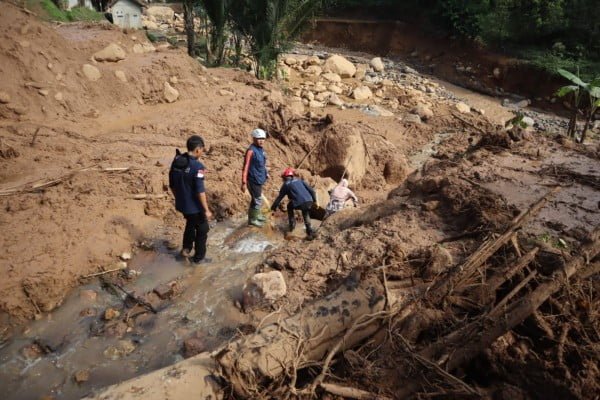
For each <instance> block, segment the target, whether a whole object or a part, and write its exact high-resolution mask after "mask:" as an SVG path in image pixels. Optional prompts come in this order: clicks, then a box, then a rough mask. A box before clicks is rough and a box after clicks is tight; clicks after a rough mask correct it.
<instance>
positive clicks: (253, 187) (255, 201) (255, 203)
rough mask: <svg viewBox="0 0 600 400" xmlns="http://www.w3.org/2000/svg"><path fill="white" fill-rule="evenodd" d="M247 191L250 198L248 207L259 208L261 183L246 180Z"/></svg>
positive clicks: (260, 205)
mask: <svg viewBox="0 0 600 400" xmlns="http://www.w3.org/2000/svg"><path fill="white" fill-rule="evenodd" d="M248 192H250V196H251V197H252V200H250V208H252V209H255V210H260V208H261V207H262V185H258V184H256V183H252V182H248Z"/></svg>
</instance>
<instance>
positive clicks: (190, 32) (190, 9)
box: [183, 0, 196, 57]
mask: <svg viewBox="0 0 600 400" xmlns="http://www.w3.org/2000/svg"><path fill="white" fill-rule="evenodd" d="M183 19H184V22H185V34H186V36H187V48H188V54H189V55H190V57H195V53H196V52H195V50H194V44H195V41H196V38H195V32H194V2H193V1H191V0H185V1H184V2H183Z"/></svg>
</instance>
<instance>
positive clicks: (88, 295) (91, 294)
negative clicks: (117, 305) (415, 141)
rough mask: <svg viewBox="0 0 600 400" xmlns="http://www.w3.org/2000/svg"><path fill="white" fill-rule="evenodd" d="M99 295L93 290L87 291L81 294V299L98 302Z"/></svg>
mask: <svg viewBox="0 0 600 400" xmlns="http://www.w3.org/2000/svg"><path fill="white" fill-rule="evenodd" d="M97 297H98V293H96V292H95V291H93V290H89V289H85V290H82V291H80V292H79V298H80V299H82V300H85V301H88V302H93V301H96V298H97Z"/></svg>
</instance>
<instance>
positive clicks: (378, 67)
mask: <svg viewBox="0 0 600 400" xmlns="http://www.w3.org/2000/svg"><path fill="white" fill-rule="evenodd" d="M369 64H370V65H371V67H373V69H374V70H375V71H376V72H383V70H384V69H385V65H384V64H383V60H382V59H381V57H375V58H374V59H372V60H371V62H370V63H369Z"/></svg>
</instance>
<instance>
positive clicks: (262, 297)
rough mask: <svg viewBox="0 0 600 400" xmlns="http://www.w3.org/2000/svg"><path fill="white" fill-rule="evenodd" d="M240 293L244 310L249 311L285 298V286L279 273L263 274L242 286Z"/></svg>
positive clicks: (253, 277) (255, 276) (257, 275)
mask: <svg viewBox="0 0 600 400" xmlns="http://www.w3.org/2000/svg"><path fill="white" fill-rule="evenodd" d="M242 292H243V307H244V310H249V309H251V308H253V307H256V306H258V305H261V304H264V303H272V302H274V301H275V300H277V299H279V298H281V297H283V296H285V294H286V293H287V285H286V283H285V279H284V278H283V275H282V274H281V272H279V271H271V272H264V273H258V274H255V275H254V276H252V277H251V278H250V279H249V280H248V281H247V282H246V284H245V285H244V288H243V290H242Z"/></svg>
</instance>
